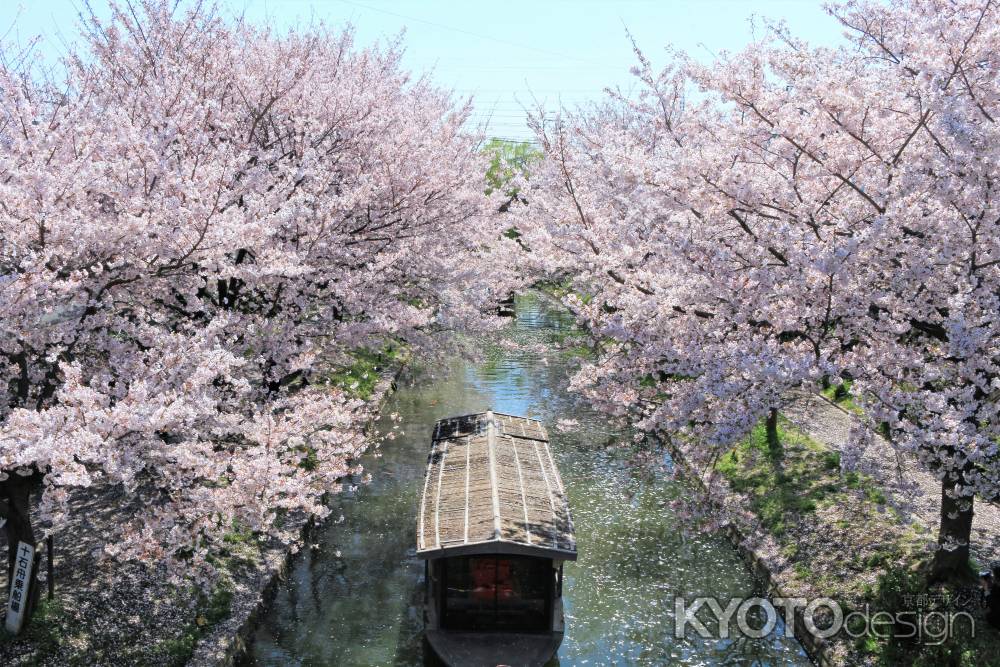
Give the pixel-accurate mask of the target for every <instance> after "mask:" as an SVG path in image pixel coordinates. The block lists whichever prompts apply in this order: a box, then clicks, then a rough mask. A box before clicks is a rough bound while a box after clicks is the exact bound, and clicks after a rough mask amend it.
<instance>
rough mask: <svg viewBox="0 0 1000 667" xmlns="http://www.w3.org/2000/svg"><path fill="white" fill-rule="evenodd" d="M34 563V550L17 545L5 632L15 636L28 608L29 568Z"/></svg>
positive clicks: (24, 545) (29, 546)
mask: <svg viewBox="0 0 1000 667" xmlns="http://www.w3.org/2000/svg"><path fill="white" fill-rule="evenodd" d="M34 563H35V548H34V547H33V546H31V545H30V544H25V543H24V542H18V543H17V562H15V563H14V581H13V582H12V583H11V587H10V600H9V601H8V602H7V632H10V633H11V634H15V635H16V634H17V633H19V632H20V631H21V626H22V625H23V624H24V613H25V612H26V611H27V607H28V586H29V582H30V581H31V567H32V566H33V565H34Z"/></svg>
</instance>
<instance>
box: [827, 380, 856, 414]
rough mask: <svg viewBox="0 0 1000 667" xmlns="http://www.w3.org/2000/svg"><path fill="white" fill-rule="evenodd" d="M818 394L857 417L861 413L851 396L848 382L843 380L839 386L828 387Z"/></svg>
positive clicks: (849, 382)
mask: <svg viewBox="0 0 1000 667" xmlns="http://www.w3.org/2000/svg"><path fill="white" fill-rule="evenodd" d="M820 394H822V395H823V396H825V397H826V398H828V399H829V400H830V401H832V402H833V403H835V404H836V405H839V406H840V407H842V408H844V409H845V410H847V411H848V412H853V413H854V414H857V415H860V414H861V413H862V410H861V406H859V405H858V404H857V403H856V402H855V400H854V395H853V394H851V381H850V380H845V381H844V382H842V383H840V384H835V385H831V386H830V387H828V388H826V389H824V390H822V391H821V392H820Z"/></svg>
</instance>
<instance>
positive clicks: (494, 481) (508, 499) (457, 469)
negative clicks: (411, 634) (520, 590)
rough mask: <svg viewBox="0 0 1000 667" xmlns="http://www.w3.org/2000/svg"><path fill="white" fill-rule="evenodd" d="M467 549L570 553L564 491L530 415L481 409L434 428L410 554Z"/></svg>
mask: <svg viewBox="0 0 1000 667" xmlns="http://www.w3.org/2000/svg"><path fill="white" fill-rule="evenodd" d="M473 553H512V554H517V553H520V554H525V555H538V556H545V557H548V558H559V559H566V560H575V559H576V542H575V540H574V538H573V522H572V519H571V518H570V514H569V505H568V503H567V500H566V492H565V490H564V488H563V484H562V479H561V478H560V477H559V470H558V469H557V468H556V465H555V462H554V461H553V459H552V452H551V451H550V450H549V438H548V434H547V433H546V432H545V428H544V427H543V426H542V425H541V423H540V422H538V420H535V419H527V418H525V417H515V416H513V415H505V414H500V413H497V412H481V413H477V414H471V415H463V416H461V417H450V418H448V419H442V420H441V421H439V422H437V424H436V425H435V426H434V436H433V439H432V444H431V453H430V456H429V457H428V459H427V475H426V477H425V479H424V493H423V498H421V501H420V517H419V519H418V524H417V555H418V556H420V557H421V558H438V557H441V556H457V555H461V554H473Z"/></svg>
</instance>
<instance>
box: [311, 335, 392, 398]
mask: <svg viewBox="0 0 1000 667" xmlns="http://www.w3.org/2000/svg"><path fill="white" fill-rule="evenodd" d="M402 355H403V350H402V348H400V347H399V346H396V345H387V346H386V347H385V348H383V349H381V350H370V349H367V348H359V349H357V350H354V351H353V352H352V353H351V361H350V362H349V363H348V364H346V365H344V366H342V367H341V368H338V369H336V370H334V371H333V372H331V373H330V374H329V375H328V376H327V379H328V380H329V381H330V383H331V384H333V385H334V386H336V387H340V388H341V389H343V390H344V391H345V392H346V393H347V394H348V395H349V396H352V397H354V398H360V399H361V400H364V401H367V400H368V399H370V398H371V397H372V394H373V393H374V391H375V387H376V385H378V382H379V380H380V379H381V373H382V371H383V370H384V369H385V368H386V367H387V366H389V365H391V364H393V363H395V362H398V361H399V360H400V358H401V357H402Z"/></svg>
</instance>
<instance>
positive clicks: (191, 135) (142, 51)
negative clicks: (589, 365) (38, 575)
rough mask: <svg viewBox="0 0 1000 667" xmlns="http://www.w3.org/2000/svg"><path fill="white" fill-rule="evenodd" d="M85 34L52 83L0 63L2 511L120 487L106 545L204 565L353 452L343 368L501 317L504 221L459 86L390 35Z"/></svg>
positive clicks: (271, 526)
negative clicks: (338, 383)
mask: <svg viewBox="0 0 1000 667" xmlns="http://www.w3.org/2000/svg"><path fill="white" fill-rule="evenodd" d="M83 42H84V48H83V50H82V51H81V52H80V53H77V54H75V55H73V56H71V57H70V58H68V59H67V60H66V62H65V71H64V73H62V74H60V75H59V77H58V79H56V78H51V77H48V78H46V77H41V76H39V75H38V73H37V72H36V71H34V70H33V69H32V68H30V67H29V66H27V65H25V64H24V63H25V60H24V59H18V58H16V57H13V56H12V54H11V53H10V52H8V53H7V57H6V58H5V61H4V63H3V66H2V67H0V97H2V104H0V109H2V110H3V111H2V112H0V327H2V333H0V368H2V369H3V371H4V373H3V374H4V377H5V378H6V381H5V383H4V384H3V385H2V387H0V391H2V392H3V400H2V401H0V471H2V474H0V477H2V481H0V496H2V497H3V498H4V500H3V503H2V504H0V514H2V515H3V516H4V517H5V518H7V521H8V523H7V527H8V531H7V532H8V537H9V540H10V542H11V545H13V546H16V544H17V541H18V540H23V541H26V542H29V543H33V542H34V541H35V539H36V537H37V535H36V533H35V532H34V528H33V521H35V522H36V521H38V520H41V521H43V522H44V523H45V524H46V525H47V526H48V527H47V530H46V532H47V533H49V534H52V533H53V532H57V531H58V530H59V529H60V526H61V523H62V521H63V519H64V518H65V516H66V513H67V512H69V511H71V507H70V505H69V500H70V497H71V493H70V492H71V490H72V489H74V488H81V487H89V486H97V485H116V486H117V487H118V488H120V489H121V491H122V494H123V501H122V511H123V516H122V522H121V532H120V534H118V535H109V536H107V537H108V542H109V545H108V547H107V549H106V551H107V552H108V553H109V554H112V555H115V556H117V557H121V558H135V559H139V560H141V561H144V562H150V563H158V562H165V563H166V564H167V565H168V566H169V567H170V568H171V571H172V572H174V573H175V574H177V575H184V576H196V577H203V576H208V575H209V574H210V573H211V566H210V564H209V561H208V560H207V557H208V555H209V554H210V553H211V551H212V550H213V548H215V546H217V544H218V542H219V540H220V539H221V537H222V536H223V535H224V534H225V533H226V532H227V531H230V530H232V529H233V527H234V525H239V526H241V527H244V528H247V529H250V530H253V531H256V532H258V533H260V534H263V535H270V536H277V537H279V538H281V539H283V540H285V541H292V540H294V538H295V535H293V534H289V533H288V532H286V531H285V530H283V528H282V526H283V525H284V524H282V521H281V520H280V519H281V516H282V515H284V514H287V513H289V512H304V513H306V514H307V515H311V516H318V517H322V516H325V514H326V513H327V509H326V508H325V507H324V506H323V504H322V501H321V499H322V496H323V494H324V493H326V492H329V491H332V490H336V489H337V488H338V486H337V485H338V480H340V479H341V478H342V477H344V476H345V475H347V474H349V473H351V472H356V471H358V470H359V467H358V465H357V457H358V455H359V454H360V453H361V452H362V451H363V450H364V449H365V447H366V446H367V443H366V441H365V440H364V439H363V438H362V437H361V436H360V435H359V433H360V429H359V425H360V424H361V423H362V422H363V420H365V419H366V418H367V411H368V408H367V407H366V406H365V405H364V404H363V403H361V402H360V401H357V400H354V399H352V398H350V397H349V396H348V395H346V394H344V393H343V392H341V391H339V390H337V389H335V388H333V387H330V386H328V385H329V383H328V382H327V381H325V380H324V377H325V376H326V375H327V374H328V373H329V369H330V368H331V366H335V365H336V364H338V363H340V362H341V361H342V360H343V355H344V353H345V351H347V350H350V349H354V348H357V347H359V346H369V347H379V346H381V345H384V344H385V342H386V341H387V340H403V341H406V342H408V343H410V344H412V345H414V346H419V347H422V348H425V349H427V348H432V347H434V346H438V345H440V344H441V343H440V341H441V339H442V338H443V336H442V334H443V333H444V332H446V331H448V330H451V329H455V328H459V327H461V328H469V327H473V328H474V327H491V326H493V325H494V324H495V322H496V318H495V317H494V316H492V315H484V313H491V312H492V311H493V310H494V309H495V304H496V302H497V301H498V300H499V299H500V298H502V297H503V296H504V295H506V294H507V293H508V292H509V291H510V290H511V289H512V284H513V283H512V281H513V280H514V273H513V271H512V270H511V269H510V268H509V266H508V262H507V260H506V259H505V258H506V257H509V256H510V255H512V254H513V253H512V252H511V251H509V250H505V246H507V245H513V242H512V241H510V240H509V239H505V238H503V237H502V232H503V229H504V228H503V226H502V225H501V223H500V221H499V217H498V216H496V215H495V214H494V213H493V212H494V211H495V210H496V208H497V205H498V204H497V202H496V201H492V200H490V199H489V198H487V197H486V196H485V195H484V194H483V193H484V191H485V180H484V173H485V170H486V161H485V159H484V158H483V156H482V155H481V153H480V151H479V139H478V138H477V137H475V136H470V135H469V134H468V133H466V132H465V131H464V130H463V126H464V124H465V122H466V119H467V117H468V112H469V104H468V102H464V103H463V102H458V101H456V100H455V99H454V98H453V97H452V96H451V94H449V93H448V92H446V91H442V90H440V89H438V88H435V87H434V86H433V85H432V84H431V82H430V81H429V79H427V78H412V77H411V76H410V75H409V74H408V73H407V72H406V71H404V70H403V69H402V68H401V66H400V56H401V50H400V46H399V44H397V43H389V44H387V45H384V46H376V47H368V48H359V47H357V46H356V45H355V44H354V36H353V33H352V32H351V30H346V31H343V32H334V31H331V30H329V29H327V28H325V27H322V26H318V27H313V28H310V29H309V30H297V31H292V32H289V33H287V34H276V33H274V32H272V31H270V30H267V29H262V28H256V27H252V26H250V25H247V24H244V23H242V22H239V21H227V20H224V19H223V18H222V17H221V16H220V15H219V14H218V13H217V12H216V11H215V10H213V9H212V8H210V7H205V6H202V5H196V6H193V7H191V8H190V9H188V10H185V11H183V12H182V11H180V10H177V9H175V8H174V7H173V5H172V4H171V3H167V2H165V1H162V0H143V1H142V2H137V3H134V4H133V3H128V4H124V5H117V4H116V5H113V18H112V20H111V21H109V22H101V21H99V20H98V19H97V18H95V17H91V18H90V19H89V22H88V23H87V24H86V30H85V34H84V39H83ZM39 483H40V485H41V489H42V493H41V496H40V501H39V510H38V514H37V515H35V516H34V517H32V512H31V511H30V506H29V505H30V503H29V499H30V493H31V492H32V489H34V488H37V487H38V485H39ZM126 507H129V508H130V509H129V510H128V512H125V508H126ZM11 553H13V549H11Z"/></svg>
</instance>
